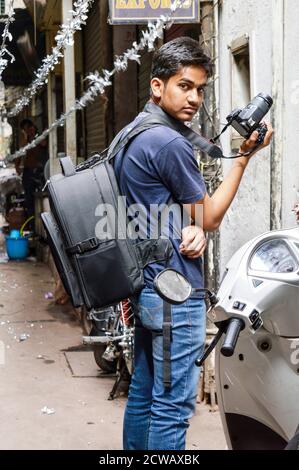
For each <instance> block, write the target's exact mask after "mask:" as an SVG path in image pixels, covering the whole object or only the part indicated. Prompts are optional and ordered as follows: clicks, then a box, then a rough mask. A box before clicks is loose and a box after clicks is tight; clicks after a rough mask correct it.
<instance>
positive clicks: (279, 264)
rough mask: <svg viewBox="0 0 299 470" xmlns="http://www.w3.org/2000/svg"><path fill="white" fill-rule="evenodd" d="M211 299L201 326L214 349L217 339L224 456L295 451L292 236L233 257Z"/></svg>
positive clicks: (298, 324) (270, 239) (298, 252)
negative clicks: (208, 326) (207, 323)
mask: <svg viewBox="0 0 299 470" xmlns="http://www.w3.org/2000/svg"><path fill="white" fill-rule="evenodd" d="M217 297H218V302H217V304H216V306H215V308H211V309H210V311H209V318H210V319H211V320H212V321H213V322H214V323H215V324H216V325H217V326H218V328H219V333H218V335H217V338H215V341H214V344H215V343H216V342H217V340H218V339H220V338H221V339H220V341H219V342H218V345H217V348H216V383H217V397H218V404H219V408H220V413H221V419H222V424H223V427H224V432H225V436H226V440H227V444H228V447H229V449H233V450H247V449H248V450H253V449H254V450H255V449H257V450H258V449H267V450H271V449H273V450H274V449H284V448H286V446H287V445H288V447H287V448H289V449H298V448H299V435H298V429H297V427H298V423H299V228H294V229H290V230H281V231H272V232H269V233H266V234H263V235H261V236H259V237H257V238H255V239H253V240H251V241H250V242H248V243H247V244H246V245H244V246H243V247H242V248H241V249H239V250H238V251H237V252H236V253H235V255H234V256H233V257H232V258H231V260H230V261H229V263H228V264H227V267H226V270H225V273H224V276H223V279H222V282H221V285H220V289H219V291H218V293H217ZM222 333H225V336H224V335H222ZM200 362H202V361H200ZM291 439H292V441H291V443H289V441H290V440H291ZM288 443H289V444H288Z"/></svg>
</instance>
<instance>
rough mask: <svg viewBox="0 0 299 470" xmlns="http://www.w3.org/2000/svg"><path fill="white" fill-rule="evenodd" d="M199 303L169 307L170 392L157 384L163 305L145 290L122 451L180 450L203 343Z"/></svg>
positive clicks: (201, 304) (202, 308)
mask: <svg viewBox="0 0 299 470" xmlns="http://www.w3.org/2000/svg"><path fill="white" fill-rule="evenodd" d="M205 310H206V308H205V302H204V300H202V299H189V300H188V301H187V302H186V303H184V304H182V305H172V307H171V311H172V343H171V390H170V391H165V389H164V384H163V336H161V335H157V334H156V333H155V330H156V331H157V330H161V329H162V323H163V301H162V300H161V298H160V297H159V296H158V295H157V294H156V293H155V292H154V291H153V290H151V289H148V288H145V289H143V291H142V292H141V295H140V297H139V314H138V316H137V318H136V326H135V369H134V373H133V377H132V381H131V385H130V390H129V397H128V402H127V407H126V411H125V417H124V434H123V438H124V449H125V450H184V449H185V438H186V432H187V429H188V427H189V423H188V420H189V418H190V417H191V416H192V415H193V414H194V410H195V404H196V395H197V388H198V379H199V375H200V368H199V367H197V366H196V365H195V360H196V359H197V358H198V357H199V356H201V354H202V353H203V350H204V341H205V323H206V316H205Z"/></svg>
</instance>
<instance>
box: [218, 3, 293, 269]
mask: <svg viewBox="0 0 299 470" xmlns="http://www.w3.org/2000/svg"><path fill="white" fill-rule="evenodd" d="M293 3H296V0H295V1H294V2H293ZM298 3H299V2H298ZM298 6H299V5H298ZM244 34H247V35H249V43H250V68H251V97H253V96H255V95H256V94H257V93H259V92H261V91H263V92H266V93H269V94H271V92H272V72H273V69H272V0H264V1H263V2H260V1H259V0H247V1H246V2H244V1H240V0H225V1H224V2H223V4H222V6H221V7H220V10H219V59H220V81H219V84H220V122H221V123H224V122H225V118H226V116H227V114H228V113H229V112H230V111H231V109H232V89H231V88H232V72H231V70H232V54H231V51H230V50H229V49H228V46H230V44H231V43H232V41H234V40H235V39H237V38H239V37H240V36H242V35H244ZM222 144H223V148H224V153H225V154H226V155H229V154H230V153H231V141H230V132H227V133H226V134H225V135H224V138H223V139H222ZM231 162H233V160H232V161H229V160H227V161H224V162H223V168H224V174H227V172H228V170H229V168H230V166H231V165H232V164H233V163H231ZM270 171H271V164H270V149H269V150H268V149H267V150H265V151H263V152H260V153H259V154H258V155H257V156H254V157H253V158H252V160H251V161H250V163H249V165H248V167H247V169H246V172H245V175H244V177H243V180H242V183H241V187H240V189H239V192H238V194H237V197H236V199H235V201H234V202H233V204H232V206H231V208H230V209H229V211H228V213H227V215H226V217H225V219H224V221H223V223H222V227H221V235H220V240H221V245H220V246H221V249H220V258H221V259H220V266H221V272H222V271H223V269H224V267H225V264H226V262H227V261H228V260H229V258H230V257H231V255H232V254H233V253H234V252H235V251H236V250H237V249H238V248H239V247H240V246H241V245H243V244H244V243H245V242H246V241H248V240H250V239H251V238H252V237H254V236H256V235H258V234H260V233H262V232H265V231H267V230H269V228H270V187H271V186H270Z"/></svg>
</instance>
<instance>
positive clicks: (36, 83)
mask: <svg viewBox="0 0 299 470" xmlns="http://www.w3.org/2000/svg"><path fill="white" fill-rule="evenodd" d="M93 2H94V0H77V1H76V2H74V8H73V10H71V11H70V13H71V17H70V18H69V19H68V21H67V23H66V24H62V25H61V28H60V30H59V31H58V33H57V34H56V36H55V40H56V46H55V47H53V49H52V54H50V55H47V56H46V57H45V58H44V59H43V61H42V65H41V66H40V68H39V69H38V70H37V71H36V72H35V76H36V78H35V79H34V80H33V82H32V83H31V85H29V87H28V88H26V89H25V90H24V92H23V93H22V96H21V97H20V98H19V99H18V100H17V102H16V104H15V105H14V106H13V108H12V109H11V110H10V111H8V112H7V116H8V117H13V116H17V115H18V114H19V113H20V112H21V111H22V109H23V108H24V107H25V106H27V105H28V104H29V103H30V101H31V99H32V98H33V96H35V95H36V93H37V92H38V91H39V90H40V88H42V86H43V85H44V84H45V83H47V82H48V75H49V73H50V72H51V71H53V70H54V67H55V65H57V64H59V62H60V60H61V59H62V58H63V51H64V49H65V48H66V47H67V46H73V45H74V34H75V32H76V31H79V30H81V27H82V25H85V24H86V20H87V18H88V11H89V9H90V7H91V5H92V3H93Z"/></svg>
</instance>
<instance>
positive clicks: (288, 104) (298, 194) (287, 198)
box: [282, 0, 299, 228]
mask: <svg viewBox="0 0 299 470" xmlns="http://www.w3.org/2000/svg"><path fill="white" fill-rule="evenodd" d="M284 15H285V26H284V34H285V41H284V119H283V123H284V137H285V139H284V145H283V154H282V226H283V227H286V228H287V227H292V226H294V225H296V223H295V217H294V213H292V208H293V207H294V204H295V203H296V202H299V55H298V43H299V23H298V17H299V2H298V0H285V12H284Z"/></svg>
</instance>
